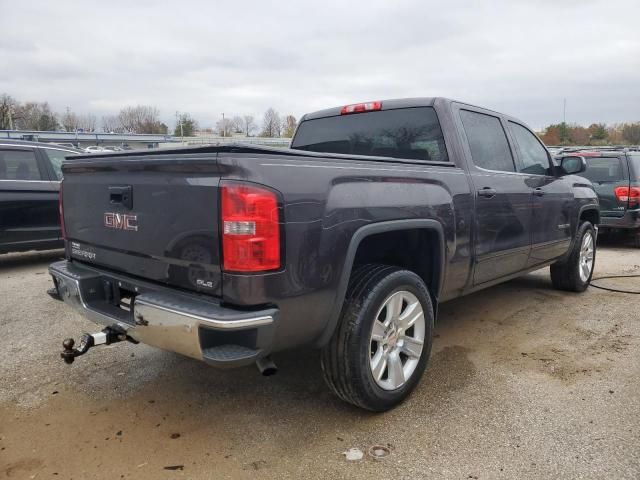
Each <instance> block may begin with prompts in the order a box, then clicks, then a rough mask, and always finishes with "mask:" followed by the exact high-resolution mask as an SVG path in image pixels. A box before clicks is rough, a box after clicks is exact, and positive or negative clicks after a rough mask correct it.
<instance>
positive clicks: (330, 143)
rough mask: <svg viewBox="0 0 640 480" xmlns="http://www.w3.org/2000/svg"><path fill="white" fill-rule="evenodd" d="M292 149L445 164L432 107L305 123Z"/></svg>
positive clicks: (440, 131)
mask: <svg viewBox="0 0 640 480" xmlns="http://www.w3.org/2000/svg"><path fill="white" fill-rule="evenodd" d="M291 148H293V149H296V150H307V151H311V152H327V153H346V154H351V155H369V156H376V157H392V158H404V159H412V160H431V161H437V162H448V161H449V157H448V155H447V149H446V147H445V144H444V138H443V136H442V129H441V128H440V122H438V117H437V115H436V112H435V110H434V109H433V108H432V107H416V108H402V109H397V110H382V111H377V112H366V113H356V114H352V115H340V116H336V117H325V118H318V119H315V120H306V121H304V122H302V123H301V124H300V126H299V127H298V131H297V132H296V136H295V138H294V139H293V142H292V144H291Z"/></svg>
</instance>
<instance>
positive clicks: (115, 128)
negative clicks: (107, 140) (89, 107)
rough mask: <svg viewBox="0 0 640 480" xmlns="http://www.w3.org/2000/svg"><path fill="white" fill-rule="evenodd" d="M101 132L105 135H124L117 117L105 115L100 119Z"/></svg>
mask: <svg viewBox="0 0 640 480" xmlns="http://www.w3.org/2000/svg"><path fill="white" fill-rule="evenodd" d="M102 131H103V132H105V133H124V129H123V128H122V127H121V126H120V121H119V120H118V117H117V115H106V116H104V117H102Z"/></svg>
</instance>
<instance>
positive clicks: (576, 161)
mask: <svg viewBox="0 0 640 480" xmlns="http://www.w3.org/2000/svg"><path fill="white" fill-rule="evenodd" d="M560 168H561V170H562V173H563V174H564V175H576V174H578V173H582V172H584V171H585V170H586V169H587V161H586V160H585V159H584V157H579V156H577V155H569V156H567V157H562V159H561V160H560Z"/></svg>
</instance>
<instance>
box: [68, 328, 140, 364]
mask: <svg viewBox="0 0 640 480" xmlns="http://www.w3.org/2000/svg"><path fill="white" fill-rule="evenodd" d="M124 340H130V339H129V337H127V334H126V333H123V332H120V331H118V330H115V329H114V328H111V327H107V328H105V329H104V330H102V331H101V332H98V333H93V334H90V333H85V334H83V335H82V336H81V337H80V340H79V342H78V348H73V347H74V346H75V344H76V342H75V340H74V339H73V338H66V339H64V341H63V342H62V348H63V350H62V352H61V353H60V356H61V357H62V359H63V360H64V362H65V363H67V364H69V365H71V364H72V363H73V361H74V360H75V359H76V357H79V356H80V355H84V354H85V353H87V352H88V351H89V349H90V348H91V347H96V346H98V345H111V344H112V343H118V342H122V341H124ZM134 343H135V342H134Z"/></svg>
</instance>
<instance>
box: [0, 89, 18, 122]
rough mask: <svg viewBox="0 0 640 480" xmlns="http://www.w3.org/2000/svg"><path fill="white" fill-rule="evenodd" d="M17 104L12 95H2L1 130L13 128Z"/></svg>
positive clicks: (0, 98) (0, 103)
mask: <svg viewBox="0 0 640 480" xmlns="http://www.w3.org/2000/svg"><path fill="white" fill-rule="evenodd" d="M17 106H18V102H17V101H16V100H15V99H14V98H13V97H12V96H11V95H7V94H6V93H3V94H2V95H0V130H13V128H14V124H13V116H14V114H15V111H16V108H17Z"/></svg>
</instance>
